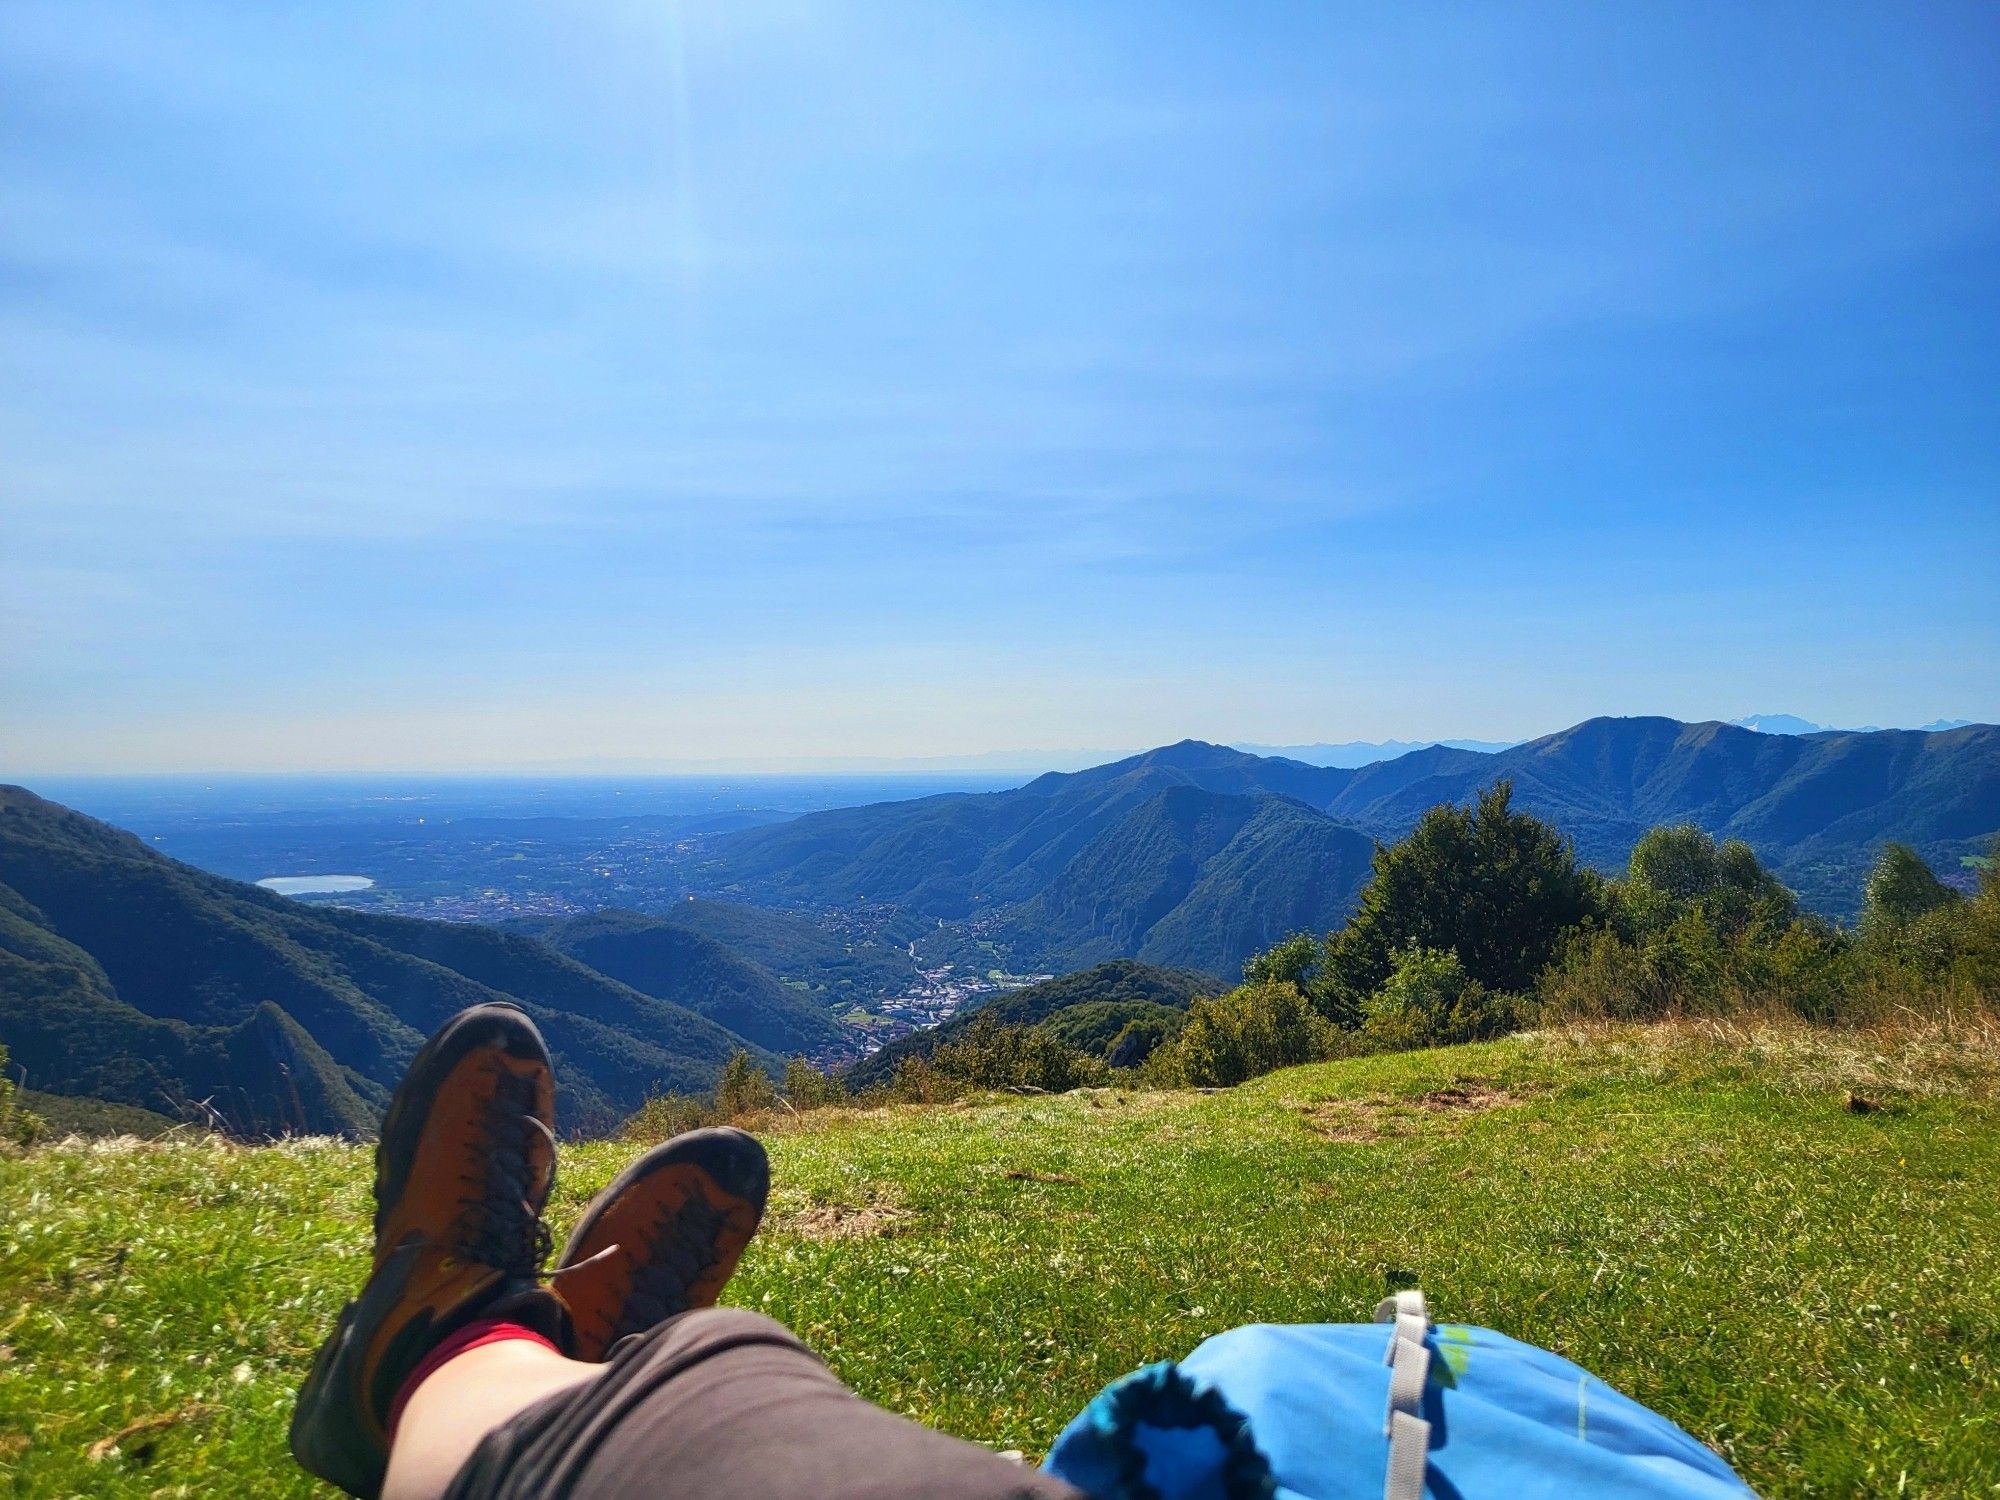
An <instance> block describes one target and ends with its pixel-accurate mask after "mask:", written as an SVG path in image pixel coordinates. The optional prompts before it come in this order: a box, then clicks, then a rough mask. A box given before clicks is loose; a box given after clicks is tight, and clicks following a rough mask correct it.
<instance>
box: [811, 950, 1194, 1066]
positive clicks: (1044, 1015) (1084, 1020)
mask: <svg viewBox="0 0 2000 1500" xmlns="http://www.w3.org/2000/svg"><path fill="white" fill-rule="evenodd" d="M1228 987H1229V986H1228V985H1227V984H1226V983H1224V982H1223V981H1221V980H1219V979H1217V978H1215V977H1214V976H1212V975H1208V974H1201V973H1196V972H1194V971H1192V970H1188V969H1169V968H1162V967H1160V966H1159V965H1156V964H1144V963H1139V962H1137V961H1136V960H1134V959H1129V958H1121V959H1113V960H1112V961H1110V962H1108V963H1102V964H1098V965H1096V966H1095V967H1092V968H1089V969H1085V970H1084V971H1082V972H1081V973H1077V974H1065V975H1063V976H1062V977H1061V978H1059V979H1049V980H1045V981H1043V982H1042V983H1041V984H1032V985H1029V986H1028V987H1027V988H1026V989H1019V990H1014V991H1012V992H1010V993H1008V994H1005V995H1001V996H998V997H997V998H995V999H992V1000H989V1001H987V1002H986V1003H985V1004H984V1005H981V1006H978V1007H975V1008H973V1009H969V1010H963V1011H960V1012H959V1013H958V1014H957V1015H955V1016H953V1017H952V1018H951V1019H950V1020H949V1021H946V1022H944V1023H943V1024H942V1025H938V1026H933V1027H930V1028H929V1029H927V1030H924V1031H918V1032H913V1033H911V1034H910V1035H909V1036H906V1037H901V1038H899V1039H897V1040H896V1041H893V1042H891V1043H889V1045H888V1046H886V1047H884V1048H883V1049H882V1050H881V1051H879V1052H877V1053H875V1054H874V1055H873V1056H871V1057H869V1058H867V1059H865V1060H864V1061H862V1062H860V1063H857V1064H856V1065H855V1066H854V1067H853V1068H851V1069H849V1070H848V1073H847V1081H848V1083H849V1084H850V1085H851V1086H853V1087H855V1088H867V1087H868V1086H870V1085H871V1084H882V1083H887V1082H889V1081H890V1080H891V1079H892V1078H894V1077H895V1075H896V1069H897V1068H898V1067H899V1066H901V1064H902V1063H903V1061H904V1059H906V1058H912V1057H920V1058H928V1057H931V1056H933V1055H935V1053H936V1052H937V1049H938V1048H939V1047H940V1046H943V1045H946V1044H948V1043H950V1042H953V1041H956V1040H958V1039H959V1038H960V1037H963V1036H964V1035H965V1034H966V1032H967V1031H969V1030H970V1029H971V1027H972V1024H973V1022H974V1021H975V1020H976V1019H977V1018H979V1017H981V1016H987V1017H990V1018H991V1019H992V1020H994V1021H995V1022H997V1023H998V1024H1000V1025H1002V1026H1040V1027H1043V1028H1044V1029H1046V1030H1049V1031H1050V1032H1052V1033H1053V1034H1054V1035H1056V1036H1058V1037H1060V1038H1062V1039H1063V1040H1064V1041H1066V1042H1068V1043H1070V1045H1072V1046H1077V1047H1082V1048H1084V1049H1085V1050H1087V1051H1091V1052H1100V1051H1102V1050H1103V1048H1104V1046H1105V1044H1106V1043H1108V1042H1110V1041H1111V1039H1112V1038H1114V1037H1115V1036H1117V1034H1118V1033H1119V1032H1120V1031H1121V1030H1122V1029H1123V1028H1124V1026H1125V1025H1126V1023H1127V1022H1129V1021H1135V1020H1141V1019H1144V1018H1146V1017H1148V1016H1153V1015H1158V1016H1168V1015H1175V1014H1177V1013H1178V1012H1181V1011H1185V1010H1186V1009H1187V1008H1188V1006H1189V1005H1190V1004H1192V1003H1193V1001H1194V999H1195V997H1196V996H1197V995H1211V994H1217V993H1220V992H1221V991H1223V990H1226V989H1227V988H1228Z"/></svg>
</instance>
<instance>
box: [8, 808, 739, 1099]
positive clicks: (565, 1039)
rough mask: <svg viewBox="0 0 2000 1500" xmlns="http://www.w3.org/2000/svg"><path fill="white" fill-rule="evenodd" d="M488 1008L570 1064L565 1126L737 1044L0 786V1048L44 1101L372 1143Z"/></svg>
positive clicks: (678, 1017) (528, 960)
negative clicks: (219, 868)
mask: <svg viewBox="0 0 2000 1500" xmlns="http://www.w3.org/2000/svg"><path fill="white" fill-rule="evenodd" d="M493 999H513V1000H515V1001H516V1002H517V1003H519V1004H521V1005H522V1006H523V1007H524V1008H525V1009H526V1010H528V1012H529V1013H530V1014H531V1015H533V1016H534V1017H535V1019H536V1021H537V1022H538V1023H539V1024H540V1026H541V1027H542V1030H543V1032H544V1034H545V1035H546V1036H547V1037H548V1040H549V1045H550V1047H551V1048H552V1049H553V1050H554V1051H555V1053H556V1054H557V1055H558V1056H559V1057H560V1058H562V1059H563V1060H564V1061H565V1064H566V1070H565V1081H564V1094H563V1099H562V1106H561V1107H562V1118H563V1123H564V1125H565V1128H571V1129H574V1128H581V1127H587V1126H597V1127H600V1128H601V1127H603V1126H606V1125H609V1124H610V1123H612V1122H615V1121H616V1120H617V1119H618V1118H620V1117H621V1116H622V1115H623V1114H624V1113H626V1112H628V1111H629V1110H630V1109H632V1108H633V1107H635V1106H636V1105H637V1104H638V1103H639V1101H640V1100H642V1099H644V1098H645V1097H646V1096H647V1095H648V1094H650V1093H654V1092H657V1091H658V1090H659V1089H661V1088H663V1087H666V1088H683V1089H699V1088H703V1087H706V1086H707V1085H708V1084H709V1083H710V1082H712V1081H713V1080H714V1078H715V1077H716V1075H717V1073H718V1072H719V1071H720V1069H721V1067H722V1065H723V1063H725V1062H726V1061H727V1060H728V1058H729V1056H730V1054H731V1053H732V1052H734V1051H735V1050H736V1049H737V1048H739V1047H740V1046H742V1045H743V1043H742V1040H741V1039H740V1038H738V1037H736V1036H735V1035H733V1034H732V1033H730V1032H728V1031H726V1030H724V1029H723V1028H721V1027H719V1026H717V1025H715V1024H714V1023H713V1022H711V1021H708V1020H706V1019H705V1018H703V1017H701V1016H698V1015H696V1014H694V1013H693V1012H692V1011H689V1010H687V1009H685V1008H683V1007H681V1006H678V1005H674V1004H671V1003H669V1002H666V1001H662V1000H659V999H655V998H654V997H652V996H649V995H644V994H641V993H639V992H638V991H636V990H634V989H632V988H630V987H628V986H626V985H623V984H619V983H617V982H616V981H614V980H611V979H608V978H606V977H605V976H603V975H601V974H598V973H595V972H593V971H592V970H590V969H587V968H585V967H584V966H583V965H581V964H579V963H576V962H575V961H574V960H572V959H569V958H566V957H564V956H562V955H560V954H558V953H555V952H554V951H552V950H551V949H549V948H547V947H545V946H543V945H542V944H540V943H538V942H535V941H534V940H532V939H530V938H527V937H524V936H520V935H518V934H509V933H503V932H498V931H495V930H493V929H491V928H483V927H477V926H472V925H469V924H452V923H439V922H417V921H411V920H408V919H404V918H396V917H381V916H370V915H364V914H361V913H357V912H349V911H341V910H338V909H334V908H326V907H309V906H306V905H304V904H302V903H299V902H295V901H289V900H287V899H286V898H284V897H282V896H277V895H273V894H272V893H270V892H269V891H265V890H261V889H259V888H258V887H256V886H252V885H244V884H242V883H240V882H237V881H233V880H227V879H223V878H222V877H220V876H215V875H209V874H206V873H204V872H202V871H200V870H196V869H194V868H192V867H191V866H188V865H183V864H179V863H177V862H175V861H173V860H170V859H167V858H165V857H163V856H162V855H160V854H158V853H156V852H155V851H153V850H152V849H149V848H148V847H146V845H144V844H142V843H141V842H140V841H139V840H137V839H136V838H133V837H132V836H131V835H130V834H126V833H121V832H119V831H118V830H117V829H114V828H111V827H109V826H107V825H105V824H103V823H99V822H97V821H96V820H94V819H91V818H86V817H84V816H82V815H81V814H78V813H74V812H71V811H69V810H68V809H66V808H62V807H59V806H57V805H56V804H54V803H51V802H46V801H44V800H43V799H41V798H39V797H36V796H35V795H34V794H33V793H31V792H28V791H26V790H24V789H22V788H19V787H6V788H0V1045H5V1046H6V1047H7V1048H8V1049H9V1051H10V1053H11V1055H12V1058H13V1062H14V1064H15V1065H16V1066H17V1067H19V1068H22V1069H24V1070H25V1072H26V1077H27V1081H28V1083H29V1084H30V1085H31V1086H32V1087H34V1088H37V1089H41V1090H46V1091H48V1092H51V1093H57V1094H76V1095H88V1096H94V1097H98V1098H102V1099H107V1100H111V1101H114V1102H117V1103H122V1104H130V1105H136V1106H138V1107H140V1108H144V1109H150V1110H157V1111H160V1112H162V1113H165V1114H169V1115H172V1116H174V1117H175V1118H196V1119H204V1120H212V1121H214V1122H216V1123H220V1124H222V1125H224V1126H225V1127H226V1128H228V1129H230V1130H232V1131H235V1132H237V1133H240V1134H244V1135H260V1134H268V1133H271V1132H275V1131H283V1130H301V1131H333V1132H337V1133H343V1134H360V1133H365V1132H366V1131H367V1130H369V1129H372V1127H373V1123H374V1119H375V1116H376V1114H377V1112H378V1111H379V1110H380V1108H381V1107H382V1105H384V1104H385V1103H386V1102H387V1098H388V1090H389V1089H390V1088H391V1087H393V1086H394V1084H395V1082H396V1080H397V1079H398V1078H399V1077H400V1076H401V1073H402V1069H403V1066H404V1064H405V1063H406V1062H407V1061H408V1060H409V1058H410V1056H411V1054H412V1053H414V1051H415V1050H416V1048H417V1046H418V1045H419V1044H420V1043H421V1041H422V1039H423V1037H424V1035H426V1034H427V1033H429V1032H430V1031H432V1030H434V1029H436V1027H437V1026H438V1025H439V1024H441V1023H442V1022H443V1021H444V1020H445V1018H447V1017H448V1016H450V1015H452V1014H453V1013H455V1012H456V1011H458V1010H461V1009H463V1008H464V1007H466V1006H468V1005H474V1004H478V1003H480V1002H482V1001H486V1000H493Z"/></svg>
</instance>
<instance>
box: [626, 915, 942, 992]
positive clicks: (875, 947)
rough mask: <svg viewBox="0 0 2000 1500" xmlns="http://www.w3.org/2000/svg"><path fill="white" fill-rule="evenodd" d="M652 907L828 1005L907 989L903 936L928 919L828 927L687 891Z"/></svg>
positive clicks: (911, 964)
mask: <svg viewBox="0 0 2000 1500" xmlns="http://www.w3.org/2000/svg"><path fill="white" fill-rule="evenodd" d="M658 915H659V917H660V918H661V919H662V920H663V921H668V922H672V923H673V924H674V925H675V926H677V927H685V928H687V929H689V930H690V931H692V932H698V933H700V934H702V936H704V937H709V938H713V939H714V940H715V941H716V942H718V943H721V944H722V945H723V946H724V947H725V948H728V949H729V950H730V951H731V952H733V953H736V954H738V955H740V956H741V957H743V958H747V959H749V960H750V961H751V962H752V963H755V964H761V965H762V966H763V967H764V968H766V969H768V970H770V971H771V973H773V974H775V975H777V977H778V978H779V979H780V980H782V981H783V982H784V983H786V984H788V985H790V986H792V987H793V988H794V989H799V990H804V991H805V992H807V993H809V994H811V995H812V996H814V997H815V998H816V999H818V1000H820V1001H821V1002H823V1003H824V1004H825V1005H826V1006H827V1007H828V1008H830V1009H834V1010H846V1009H848V1008H849V1007H851V1006H854V1005H857V1004H858V1005H872V1004H874V1003H875V1002H876V1001H878V1000H880V999H881V998H882V997H883V996H884V995H899V994H901V993H902V992H903V991H905V990H906V989H908V988H909V986H910V982H911V981H912V980H913V979H914V978H915V977H916V970H917V966H916V962H915V960H913V959H912V958H911V957H910V955H909V951H908V945H909V940H910V938H911V937H913V936H916V935H917V934H918V933H920V932H922V931H923V929H924V927H925V926H927V925H928V924H926V923H922V922H919V921H916V920H905V921H904V922H901V923H897V922H894V921H884V922H883V924H882V929H883V930H881V931H879V932H876V931H872V930H868V928H867V927H862V928H860V929H858V930H847V931H829V930H828V929H826V928H824V927H821V926H820V925H818V924H817V923H815V922H813V921H811V920H810V919H808V918H806V917H801V916H795V915H793V914H792V913H790V912H782V911H772V910H770V909H768V908H766V907H755V906H744V905H742V904H741V903H739V902H734V901H710V900H698V899H695V898H693V897H690V898H688V899H687V900H685V901H676V902H674V903H673V905H672V906H670V907H668V908H667V909H666V910H664V911H662V912H660V913H658Z"/></svg>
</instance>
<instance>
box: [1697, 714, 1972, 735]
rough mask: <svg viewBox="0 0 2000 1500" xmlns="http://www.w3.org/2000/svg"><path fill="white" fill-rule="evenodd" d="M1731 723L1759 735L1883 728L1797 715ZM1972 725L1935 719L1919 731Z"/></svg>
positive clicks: (1870, 731) (1752, 717)
mask: <svg viewBox="0 0 2000 1500" xmlns="http://www.w3.org/2000/svg"><path fill="white" fill-rule="evenodd" d="M1729 722H1730V723H1731V724H1734V725H1735V726H1736V727H1737V728H1738V729H1754V730H1756V731H1757V732H1758V733H1759V734H1877V733H1880V731H1881V728H1882V726H1881V725H1879V724H1863V725H1861V726H1859V727H1858V728H1854V729H1835V728H1833V727H1832V726H1831V725H1829V724H1815V723H1813V721H1812V720H1811V719H1801V718H1800V717H1799V716H1798V715H1797V714H1751V715H1750V716H1749V717H1748V718H1745V719H1731V720H1730V721H1729ZM1971 723H1972V720H1970V719H1933V720H1931V722H1930V723H1928V724H1920V725H1918V726H1917V729H1918V732H1919V733H1922V734H1937V733H1941V732H1942V731H1944V730H1947V729H1964V728H1966V727H1967V726H1968V725H1970V724H1971Z"/></svg>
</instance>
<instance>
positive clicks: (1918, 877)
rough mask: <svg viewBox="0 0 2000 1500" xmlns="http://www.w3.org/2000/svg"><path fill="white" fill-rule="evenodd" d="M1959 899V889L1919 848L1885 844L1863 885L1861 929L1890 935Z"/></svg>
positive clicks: (1877, 934)
mask: <svg viewBox="0 0 2000 1500" xmlns="http://www.w3.org/2000/svg"><path fill="white" fill-rule="evenodd" d="M1957 900H1959V895H1958V892H1957V891H1954V890H1953V889H1952V888H1951V887H1950V886H1948V885H1946V884H1945V883H1944V882H1943V881H1942V880H1939V879H1938V878H1937V876H1936V875H1934V874H1933V873H1932V872H1931V867H1930V866H1929V865H1927V864H1925V863H1924V862H1923V859H1922V857H1921V856H1919V855H1918V853H1917V851H1916V850H1914V849H1912V848H1911V847H1910V846H1909V845H1908V844H1885V845H1884V846H1883V848H1882V853H1881V854H1880V855H1879V856H1878V857H1877V859H1876V861H1875V868H1874V869H1872V870H1870V871H1869V872H1868V881H1867V884H1866V885H1864V886H1863V887H1862V897H1861V930H1862V932H1864V933H1866V934H1868V935H1869V936H1871V937H1877V936H1879V937H1888V936H1890V935H1891V934H1893V933H1896V932H1900V931H1901V930H1902V929H1903V928H1905V927H1908V926H1909V925H1910V924H1911V923H1912V922H1914V921H1916V920H1917V918H1919V917H1921V916H1922V915H1923V914H1924V913H1925V912H1929V911H1936V910H1937V909H1938V908H1939V907H1941V906H1950V905H1951V904H1953V903H1954V902H1956V901H1957Z"/></svg>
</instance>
